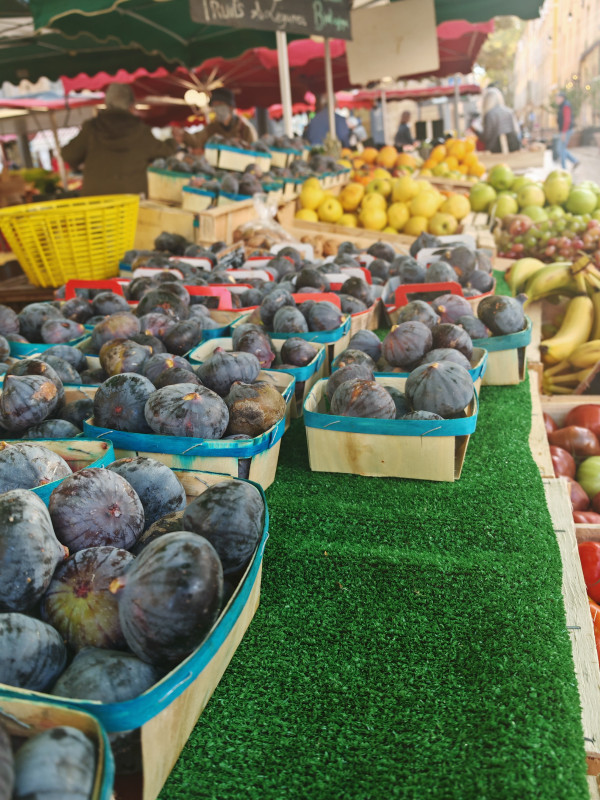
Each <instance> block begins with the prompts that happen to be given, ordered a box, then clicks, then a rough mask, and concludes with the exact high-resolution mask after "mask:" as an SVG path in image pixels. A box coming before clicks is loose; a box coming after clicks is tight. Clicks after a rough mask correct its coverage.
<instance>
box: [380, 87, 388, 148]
mask: <svg viewBox="0 0 600 800" xmlns="http://www.w3.org/2000/svg"><path fill="white" fill-rule="evenodd" d="M381 124H382V126H383V143H384V145H387V144H389V136H388V134H389V130H388V118H387V103H386V98H385V89H382V90H381Z"/></svg>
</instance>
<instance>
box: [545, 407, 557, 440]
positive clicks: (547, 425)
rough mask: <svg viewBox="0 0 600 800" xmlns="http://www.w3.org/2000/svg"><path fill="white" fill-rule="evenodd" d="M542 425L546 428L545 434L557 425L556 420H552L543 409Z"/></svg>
mask: <svg viewBox="0 0 600 800" xmlns="http://www.w3.org/2000/svg"><path fill="white" fill-rule="evenodd" d="M544 426H545V428H546V434H547V435H549V434H551V433H553V431H557V430H558V425H557V424H556V422H554V420H553V419H552V417H551V416H550V414H546V412H545V411H544Z"/></svg>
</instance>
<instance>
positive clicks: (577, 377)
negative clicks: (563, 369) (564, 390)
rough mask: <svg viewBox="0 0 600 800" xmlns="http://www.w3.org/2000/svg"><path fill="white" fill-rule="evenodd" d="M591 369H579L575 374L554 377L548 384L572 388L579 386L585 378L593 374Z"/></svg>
mask: <svg viewBox="0 0 600 800" xmlns="http://www.w3.org/2000/svg"><path fill="white" fill-rule="evenodd" d="M593 369H594V368H593V367H589V368H588V369H580V370H578V371H577V372H571V373H570V374H569V375H554V376H553V377H552V379H551V380H550V381H549V382H548V383H550V384H555V385H560V384H563V385H565V384H567V385H572V386H579V384H580V383H581V381H584V380H585V379H586V378H589V376H590V375H591V374H592V372H593Z"/></svg>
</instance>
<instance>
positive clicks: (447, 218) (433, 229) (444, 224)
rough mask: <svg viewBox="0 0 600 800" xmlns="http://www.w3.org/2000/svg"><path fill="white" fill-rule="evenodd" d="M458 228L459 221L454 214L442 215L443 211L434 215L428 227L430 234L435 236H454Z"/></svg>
mask: <svg viewBox="0 0 600 800" xmlns="http://www.w3.org/2000/svg"><path fill="white" fill-rule="evenodd" d="M457 228H458V221H457V219H456V218H455V217H453V216H452V214H442V212H441V211H438V212H437V214H434V215H433V217H432V218H431V219H430V220H429V223H428V225H427V230H428V232H429V233H432V234H433V235H434V236H452V234H453V233H456V229H457Z"/></svg>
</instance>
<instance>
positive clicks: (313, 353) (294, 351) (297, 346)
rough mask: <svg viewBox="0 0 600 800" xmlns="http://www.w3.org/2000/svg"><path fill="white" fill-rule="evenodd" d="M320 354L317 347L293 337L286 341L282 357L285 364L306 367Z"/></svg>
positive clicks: (282, 349) (282, 347)
mask: <svg viewBox="0 0 600 800" xmlns="http://www.w3.org/2000/svg"><path fill="white" fill-rule="evenodd" d="M318 352H319V348H318V346H317V345H315V344H312V343H311V342H307V341H306V340H305V339H300V338H299V337H295V336H292V337H290V338H289V339H286V340H285V341H284V343H283V345H282V346H281V353H280V355H281V360H282V362H283V363H284V364H290V366H292V367H305V366H306V365H307V364H310V362H311V361H312V360H313V359H315V358H316V357H317V355H318Z"/></svg>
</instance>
